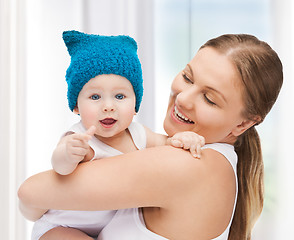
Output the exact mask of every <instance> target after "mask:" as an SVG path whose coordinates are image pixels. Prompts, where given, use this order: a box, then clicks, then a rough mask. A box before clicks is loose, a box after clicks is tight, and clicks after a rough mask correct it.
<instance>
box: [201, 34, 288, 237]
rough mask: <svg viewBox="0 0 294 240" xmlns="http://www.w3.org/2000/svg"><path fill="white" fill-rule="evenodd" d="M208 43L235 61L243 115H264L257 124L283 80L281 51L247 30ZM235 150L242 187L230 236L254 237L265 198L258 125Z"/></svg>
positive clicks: (277, 92)
mask: <svg viewBox="0 0 294 240" xmlns="http://www.w3.org/2000/svg"><path fill="white" fill-rule="evenodd" d="M204 47H212V48H214V49H216V50H217V51H219V52H220V53H221V54H224V55H226V56H228V58H229V59H230V60H231V61H232V63H233V64H234V65H235V67H236V69H237V70H238V72H239V74H240V79H241V80H242V85H243V101H244V104H245V110H244V112H243V115H244V117H246V118H247V119H250V120H255V119H260V121H259V122H258V123H257V124H259V123H260V122H262V121H263V119H264V118H265V116H266V115H267V114H268V112H269V111H270V109H271V108H272V106H273V104H274V103H275V101H276V99H277V97H278V94H279V92H280V89H281V86H282V83H283V67H282V63H281V61H280V59H279V57H278V55H277V53H276V52H275V51H274V50H273V49H272V48H271V47H270V46H269V45H268V44H267V43H265V42H263V41H260V40H258V39H257V38H256V37H254V36H251V35H247V34H227V35H222V36H220V37H217V38H214V39H211V40H209V41H208V42H207V43H205V44H204V45H203V46H202V47H201V48H204ZM201 48H200V49H201ZM256 117H258V118H256ZM235 151H236V152H237V154H238V165H237V175H238V188H239V190H238V197H237V205H236V210H235V214H234V218H233V222H232V225H231V229H230V235H229V240H250V239H251V231H252V228H253V226H254V224H255V222H256V220H257V218H258V217H259V216H260V214H261V211H262V208H263V200H264V187H263V185H264V183H263V181H264V166H263V159H262V152H261V145H260V139H259V136H258V133H257V131H256V129H255V127H254V126H253V127H251V128H250V129H248V130H247V131H246V132H244V133H243V134H242V135H241V136H239V137H238V139H237V141H236V143H235Z"/></svg>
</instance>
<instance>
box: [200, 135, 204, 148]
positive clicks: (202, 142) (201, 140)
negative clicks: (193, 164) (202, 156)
mask: <svg viewBox="0 0 294 240" xmlns="http://www.w3.org/2000/svg"><path fill="white" fill-rule="evenodd" d="M199 139H200V144H201V146H202V147H203V146H204V145H205V138H204V137H202V136H199Z"/></svg>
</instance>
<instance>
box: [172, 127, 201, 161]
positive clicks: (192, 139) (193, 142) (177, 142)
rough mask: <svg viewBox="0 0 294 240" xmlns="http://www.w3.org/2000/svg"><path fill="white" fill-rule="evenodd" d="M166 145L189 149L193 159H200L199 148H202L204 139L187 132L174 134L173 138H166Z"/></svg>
mask: <svg viewBox="0 0 294 240" xmlns="http://www.w3.org/2000/svg"><path fill="white" fill-rule="evenodd" d="M167 143H168V144H170V145H171V146H173V147H177V148H183V149H190V152H191V154H192V155H193V157H196V158H200V157H201V147H203V146H204V144H205V139H204V137H202V136H200V135H198V134H197V133H195V132H190V131H187V132H179V133H176V134H175V135H174V136H172V137H170V138H168V141H167Z"/></svg>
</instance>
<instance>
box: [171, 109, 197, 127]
mask: <svg viewBox="0 0 294 240" xmlns="http://www.w3.org/2000/svg"><path fill="white" fill-rule="evenodd" d="M174 113H175V116H176V118H177V119H179V120H180V121H182V122H185V123H191V124H193V123H194V122H193V121H192V120H191V119H189V118H187V117H185V116H184V115H183V114H181V113H180V112H179V110H178V109H177V107H176V106H175V108H174Z"/></svg>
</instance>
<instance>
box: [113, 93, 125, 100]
mask: <svg viewBox="0 0 294 240" xmlns="http://www.w3.org/2000/svg"><path fill="white" fill-rule="evenodd" d="M115 98H116V99H118V100H122V99H124V98H125V95H123V94H121V93H119V94H116V95H115Z"/></svg>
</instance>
